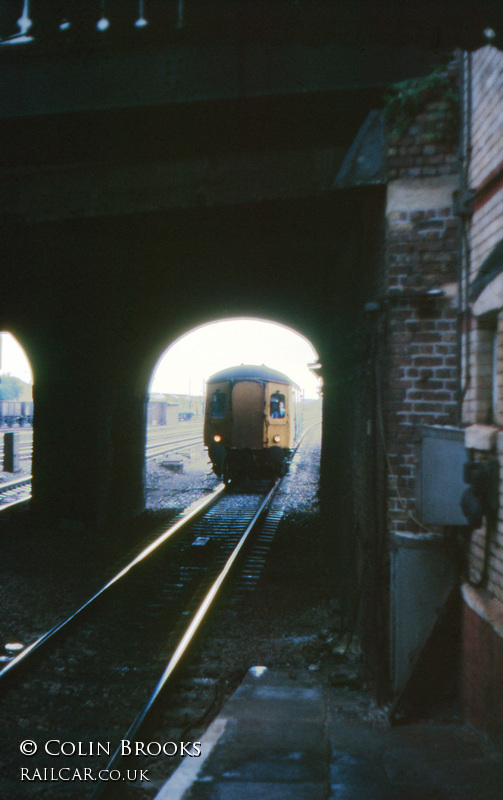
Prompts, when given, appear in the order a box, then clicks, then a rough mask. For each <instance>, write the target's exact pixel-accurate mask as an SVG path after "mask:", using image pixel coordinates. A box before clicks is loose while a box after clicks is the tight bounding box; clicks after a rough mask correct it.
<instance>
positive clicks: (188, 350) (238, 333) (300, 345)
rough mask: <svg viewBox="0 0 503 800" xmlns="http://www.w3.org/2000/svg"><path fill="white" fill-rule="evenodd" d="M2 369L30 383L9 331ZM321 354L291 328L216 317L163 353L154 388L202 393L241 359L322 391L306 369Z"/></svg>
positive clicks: (311, 394) (313, 392)
mask: <svg viewBox="0 0 503 800" xmlns="http://www.w3.org/2000/svg"><path fill="white" fill-rule="evenodd" d="M1 340H2V347H1V363H0V374H3V375H5V374H9V375H14V376H15V377H16V378H21V380H23V381H26V382H27V383H32V382H33V378H32V373H31V369H30V365H29V362H28V360H27V358H26V355H25V353H24V350H23V349H22V347H21V346H20V345H19V344H18V342H17V341H16V339H15V338H14V337H13V336H11V334H10V333H2V337H1ZM317 359H318V356H317V353H316V351H315V350H314V348H313V347H312V346H311V345H310V344H309V342H308V341H307V340H306V339H304V338H303V337H302V336H299V334H297V333H295V332H294V331H292V330H291V329H290V328H285V327H284V326H282V325H276V324H275V323H271V322H263V321H261V320H251V319H236V320H223V321H221V322H214V323H211V324H210V325H204V326H202V327H200V328H196V329H195V330H193V331H191V332H190V333H188V334H186V335H185V336H182V337H181V338H180V339H178V341H177V342H175V343H174V344H173V345H172V346H171V347H170V348H169V349H168V350H167V351H166V352H165V354H164V355H163V356H162V357H161V359H160V360H159V363H158V365H157V368H156V370H155V371H154V375H153V379H152V382H151V386H150V391H151V392H164V393H166V394H189V393H190V394H193V395H200V394H203V391H204V388H203V387H204V384H205V381H206V379H207V378H209V377H210V375H213V374H214V373H215V372H219V371H220V370H221V369H226V368H227V367H233V366H236V365H238V364H265V365H266V366H268V367H271V368H272V369H276V370H279V371H280V372H283V373H285V374H286V375H288V377H289V378H291V379H292V380H293V381H295V383H298V385H299V386H300V387H301V388H302V389H303V390H304V394H305V397H308V398H316V397H318V396H319V391H318V390H319V385H320V382H319V379H318V378H316V376H315V375H313V373H312V372H311V371H310V370H309V369H308V366H307V365H308V364H313V363H315V362H316V361H317Z"/></svg>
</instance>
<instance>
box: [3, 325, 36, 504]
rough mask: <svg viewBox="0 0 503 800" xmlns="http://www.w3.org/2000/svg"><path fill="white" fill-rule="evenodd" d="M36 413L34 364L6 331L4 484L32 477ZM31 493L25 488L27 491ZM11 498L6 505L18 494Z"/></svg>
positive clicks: (4, 366)
mask: <svg viewBox="0 0 503 800" xmlns="http://www.w3.org/2000/svg"><path fill="white" fill-rule="evenodd" d="M33 411H34V405H33V372H32V369H31V366H30V362H29V360H28V357H27V355H26V352H25V350H24V349H23V347H22V345H21V344H20V342H19V341H18V340H17V338H16V337H15V336H14V335H13V334H11V333H10V332H8V331H2V332H0V432H1V450H2V452H1V464H2V467H1V470H2V472H1V479H2V483H4V484H10V483H11V482H12V481H13V480H15V479H18V478H21V477H24V476H29V475H30V474H31V461H32V447H33V417H34V414H33ZM13 491H15V490H13ZM27 491H28V490H27V489H26V487H25V489H24V492H25V493H26V492H27ZM2 494H3V493H2ZM10 495H12V492H11V493H10V494H9V496H8V497H7V496H6V497H5V502H6V503H8V502H12V500H13V499H14V495H12V496H10Z"/></svg>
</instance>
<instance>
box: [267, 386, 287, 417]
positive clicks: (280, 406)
mask: <svg viewBox="0 0 503 800" xmlns="http://www.w3.org/2000/svg"><path fill="white" fill-rule="evenodd" d="M285 414H286V397H285V395H284V394H281V392H275V393H274V394H272V395H271V408H270V413H269V416H270V417H271V419H284V417H285Z"/></svg>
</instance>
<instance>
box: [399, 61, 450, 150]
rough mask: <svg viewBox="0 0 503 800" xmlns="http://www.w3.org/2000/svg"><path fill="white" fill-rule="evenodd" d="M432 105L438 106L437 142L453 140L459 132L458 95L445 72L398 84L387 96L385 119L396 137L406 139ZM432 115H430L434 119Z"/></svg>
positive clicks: (437, 71) (440, 69)
mask: <svg viewBox="0 0 503 800" xmlns="http://www.w3.org/2000/svg"><path fill="white" fill-rule="evenodd" d="M429 103H438V104H439V108H438V109H436V110H435V111H433V112H431V114H433V115H435V114H436V115H437V121H438V138H445V137H450V138H453V137H454V136H455V135H456V133H457V129H458V121H459V95H458V93H457V91H456V89H455V88H454V87H453V85H452V82H451V80H450V79H449V76H448V74H447V71H446V69H445V68H438V69H436V70H434V72H432V73H430V75H426V76H424V77H421V78H412V79H410V80H407V81H401V82H400V83H395V84H394V85H393V86H391V87H390V89H389V90H388V91H387V93H386V94H385V95H384V118H385V120H386V122H387V124H388V127H389V129H390V132H391V134H392V135H393V136H398V137H401V136H404V135H405V134H406V133H407V131H408V129H409V127H410V126H411V125H412V124H413V122H414V120H415V119H416V117H417V116H418V114H420V113H421V112H422V111H424V110H425V108H426V106H427V105H428V104H429ZM431 114H430V115H431Z"/></svg>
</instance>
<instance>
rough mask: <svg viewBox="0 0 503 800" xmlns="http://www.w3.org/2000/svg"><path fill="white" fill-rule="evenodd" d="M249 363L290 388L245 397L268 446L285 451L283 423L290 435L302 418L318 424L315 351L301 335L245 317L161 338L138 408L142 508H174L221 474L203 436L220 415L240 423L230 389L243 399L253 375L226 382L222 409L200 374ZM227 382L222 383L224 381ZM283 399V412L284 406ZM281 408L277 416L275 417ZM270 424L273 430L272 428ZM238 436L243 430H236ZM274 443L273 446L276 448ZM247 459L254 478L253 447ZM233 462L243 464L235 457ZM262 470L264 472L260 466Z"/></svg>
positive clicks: (299, 430)
mask: <svg viewBox="0 0 503 800" xmlns="http://www.w3.org/2000/svg"><path fill="white" fill-rule="evenodd" d="M241 365H244V366H243V367H242V366H241ZM251 366H253V367H254V368H255V370H262V369H266V370H271V371H273V372H274V371H277V373H278V374H281V375H283V376H287V377H288V379H289V380H290V381H291V384H292V386H293V387H295V388H294V389H292V390H291V400H289V399H287V397H288V391H287V390H286V389H285V393H283V389H282V388H281V384H279V385H275V387H276V388H275V390H274V391H273V389H268V390H265V389H264V390H263V391H264V392H266V393H267V398H266V397H265V394H264V397H262V396H261V395H260V397H258V395H257V399H256V400H253V401H252V402H254V403H255V404H258V405H257V408H256V409H255V412H254V413H255V414H257V415H258V418H260V420H262V419H265V424H266V425H269V428H270V438H271V441H270V442H269V445H272V446H274V445H275V444H276V442H277V443H278V445H279V444H281V446H282V447H283V446H285V452H286V443H285V442H284V441H283V442H282V441H281V438H282V437H283V434H284V433H286V428H287V427H288V430H289V427H290V426H291V428H292V431H294V426H295V431H294V438H295V439H297V438H298V437H300V435H301V434H302V431H303V430H304V429H306V428H307V427H309V426H310V425H318V429H319V430H321V413H322V399H321V392H322V389H321V383H322V382H321V378H320V377H319V376H318V375H317V373H316V367H317V366H318V354H317V352H316V350H315V348H314V347H313V345H312V344H311V343H310V342H309V341H308V339H306V338H305V337H304V336H302V335H301V334H299V333H297V332H296V331H294V330H293V329H292V328H290V327H287V326H285V325H282V324H278V323H275V322H271V321H268V320H263V319H258V318H252V317H236V318H231V319H224V320H215V321H212V322H209V323H205V324H202V325H200V326H198V327H196V328H194V329H193V330H192V331H189V332H188V333H186V334H184V335H182V336H180V337H179V338H178V339H177V340H176V341H174V342H173V343H172V344H171V345H169V347H168V348H167V349H166V350H165V351H164V352H163V354H162V355H161V356H160V358H159V359H158V361H157V365H156V367H155V369H154V371H153V373H152V377H151V382H150V387H149V398H148V410H147V414H146V417H147V425H146V452H145V455H146V507H147V509H163V508H166V507H170V506H173V505H175V506H177V507H179V506H180V505H181V504H182V503H184V502H186V500H190V501H192V500H195V499H197V497H198V495H200V494H201V493H203V494H204V493H205V492H208V491H210V490H211V488H212V487H213V486H214V485H215V484H216V483H218V481H219V480H220V479H222V478H223V477H224V476H223V474H222V471H219V469H218V461H216V460H215V458H214V457H213V451H212V447H211V444H210V446H208V441H207V440H206V439H207V436H208V435H209V434H208V428H209V426H210V422H209V421H211V422H213V423H215V424H216V425H217V427H218V425H219V424H220V423H222V424H224V422H225V418H226V415H228V416H227V422H229V420H230V419H231V417H232V419H235V425H236V426H237V425H238V424H240V425H241V426H243V425H245V426H247V425H248V419H244V420H243V419H242V420H241V421H240V422H238V419H237V416H236V415H237V413H238V400H237V397H238V393H239V392H241V395H242V396H243V397H244V398H245V403H249V402H250V401H251V393H252V391H253V388H254V386H255V387H258V386H259V382H260V381H259V378H258V377H257V376H255V377H254V378H252V379H251V380H248V381H247V382H241V381H239V386H238V385H237V384H236V383H234V386H233V389H232V391H233V392H234V400H232V399H231V394H230V391H231V390H230V389H229V397H228V398H227V403H228V408H227V410H226V408H225V403H226V399H225V392H224V391H223V389H222V387H220V388H219V387H218V386H217V385H216V384H215V385H214V389H215V390H216V392H217V393H219V394H216V392H215V391H212V390H210V388H209V387H210V383H209V382H208V381H210V380H213V378H212V376H218V375H219V374H223V373H224V372H225V371H226V370H229V369H234V368H239V369H240V370H242V369H245V371H246V368H248V367H251ZM212 385H213V384H212ZM228 385H229V387H230V385H231V384H228ZM261 385H262V384H261ZM264 385H265V384H264ZM271 386H272V384H271ZM256 391H258V394H260V392H261V390H260V389H258V390H256ZM294 395H295V396H294ZM217 400H221V401H222V402H223V406H221V407H220V406H219V405H218V403H217ZM289 403H291V409H290V407H289V406H288V404H289ZM207 404H209V405H208V407H207ZM232 404H234V405H233V407H232V409H231V405H232ZM294 404H295V408H294ZM286 406H287V407H288V412H286V411H285V407H286ZM219 408H220V412H221V413H220V412H219ZM281 415H283V417H282V418H281V419H278V418H279V417H280V416H281ZM247 416H248V414H247V413H246V414H245V417H247ZM294 416H295V419H294ZM205 419H206V424H205ZM274 425H276V427H278V431H276V430H274V431H273V427H274ZM260 426H261V422H260ZM240 435H241V437H242V436H243V430H242V429H241V434H240ZM249 435H250V431H248V436H249ZM256 435H258V436H259V437H260V436H262V435H263V431H262V430H260V432H259V431H258V429H257V433H256ZM205 437H206V439H205ZM274 437H276V438H274ZM213 438H215V441H216V442H218V443H219V444H218V447H219V448H220V449H221V448H222V446H223V444H220V440H221V437H220V434H218V433H216V434H215V432H213V434H212V440H213ZM258 444H259V446H260V448H262V446H263V444H264V443H263V442H262V441H259V442H258ZM249 445H250V442H247V443H246V449H247V450H250V451H251V450H252V448H250V447H249ZM266 446H267V442H266ZM244 447H245V445H244V444H243V448H244ZM238 449H239V443H236V442H234V443H233V446H232V458H233V459H234V460H235V459H236V458H237V457H238V455H237V453H238ZM278 450H279V447H278V446H276V448H275V451H276V455H277V451H278ZM235 451H236V452H235ZM239 452H241V451H239ZM271 452H272V451H271ZM259 456H260V458H259ZM230 457H231V453H230V452H229V458H230ZM250 458H252V459H253V465H254V470H253V471H252V470H248V471H247V472H246V475H247V476H248V477H250V476H252V477H255V478H256V477H261V475H262V474H261V471H260V469H258V467H257V465H258V463H259V461H260V463H262V460H261V459H262V456H261V454H258V453H257V452H256V450H254V451H253V455H252V456H250ZM266 461H267V460H266ZM240 468H243V469H244V467H243V464H241V465H240ZM285 469H286V468H285ZM279 471H281V470H279V469H278V472H279ZM273 472H274V469H272V468H271V473H273ZM264 474H268V473H267V470H265V471H264ZM181 495H185V497H184V498H183V497H181Z"/></svg>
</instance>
